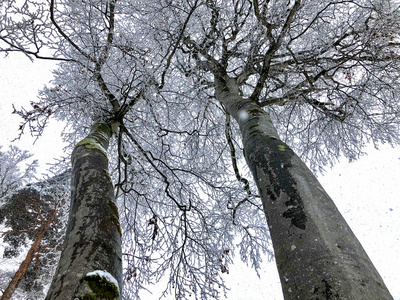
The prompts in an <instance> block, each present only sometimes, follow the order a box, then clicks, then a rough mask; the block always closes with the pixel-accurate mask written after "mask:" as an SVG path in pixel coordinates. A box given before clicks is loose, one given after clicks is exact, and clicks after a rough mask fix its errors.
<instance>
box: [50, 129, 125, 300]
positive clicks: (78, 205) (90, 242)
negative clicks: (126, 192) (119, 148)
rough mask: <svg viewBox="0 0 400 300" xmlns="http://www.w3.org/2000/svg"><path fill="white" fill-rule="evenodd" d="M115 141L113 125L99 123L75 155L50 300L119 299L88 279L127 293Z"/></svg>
mask: <svg viewBox="0 0 400 300" xmlns="http://www.w3.org/2000/svg"><path fill="white" fill-rule="evenodd" d="M111 135H112V130H111V127H110V124H105V123H96V124H95V125H94V126H93V128H92V132H91V133H90V134H89V135H88V136H87V137H86V138H85V139H83V140H82V141H81V142H79V143H78V144H77V145H76V147H75V149H74V151H73V153H72V182H71V209H70V215H69V221H68V227H67V232H66V239H65V244H64V248H63V251H62V254H61V258H60V262H59V265H58V267H57V270H56V273H55V275H54V278H53V282H52V284H51V287H50V290H49V292H48V294H47V298H46V299H48V300H56V299H60V300H61V299H62V300H65V299H89V298H84V297H85V296H86V297H89V296H91V297H93V298H90V299H120V295H121V292H119V295H118V293H116V287H115V285H113V284H112V282H110V281H109V280H106V279H104V280H101V278H98V280H93V279H95V278H93V276H92V277H88V276H86V274H87V273H89V272H92V271H96V270H101V271H105V272H108V273H109V274H111V275H112V276H113V277H114V278H115V279H116V280H117V282H118V284H119V287H118V289H119V291H122V254H121V229H120V226H119V219H118V211H117V207H116V205H115V197H114V189H113V184H112V182H111V178H110V176H109V174H108V159H107V153H106V151H107V147H108V142H109V139H110V137H111ZM106 295H107V297H106Z"/></svg>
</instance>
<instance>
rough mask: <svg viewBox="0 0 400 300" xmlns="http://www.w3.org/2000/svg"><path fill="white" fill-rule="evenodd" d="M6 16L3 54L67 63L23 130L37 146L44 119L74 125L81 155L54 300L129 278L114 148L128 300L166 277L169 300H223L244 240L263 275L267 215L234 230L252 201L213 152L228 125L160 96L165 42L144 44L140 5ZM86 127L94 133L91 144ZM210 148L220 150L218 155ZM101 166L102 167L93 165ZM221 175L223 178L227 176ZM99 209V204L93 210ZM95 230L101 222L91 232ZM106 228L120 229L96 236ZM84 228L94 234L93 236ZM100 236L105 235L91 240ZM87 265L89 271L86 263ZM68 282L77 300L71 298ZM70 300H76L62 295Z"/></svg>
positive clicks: (29, 9) (72, 138) (57, 5)
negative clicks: (236, 204)
mask: <svg viewBox="0 0 400 300" xmlns="http://www.w3.org/2000/svg"><path fill="white" fill-rule="evenodd" d="M30 4H32V5H31V6H30ZM5 11H6V12H8V13H9V14H5V17H4V19H3V20H2V21H4V22H2V25H3V26H4V27H3V28H5V29H4V30H3V31H2V32H3V35H2V36H1V39H2V41H3V46H4V48H3V50H4V51H7V52H12V51H22V52H23V53H25V54H27V55H28V56H30V57H37V58H41V59H58V60H60V61H62V63H61V64H60V68H59V69H58V70H57V71H56V72H55V79H54V83H53V85H52V86H51V87H46V88H44V89H43V91H42V92H41V95H40V100H39V101H35V102H32V108H31V109H26V110H25V109H21V110H18V111H17V113H19V114H20V115H21V117H22V118H23V119H24V123H23V124H22V125H21V130H22V131H23V130H25V128H27V127H29V129H30V130H31V131H33V132H36V133H38V134H39V135H40V134H41V132H42V130H43V129H44V127H45V125H46V122H47V120H48V119H49V118H51V117H56V118H58V119H61V120H64V121H66V122H67V129H66V130H65V131H66V134H65V138H66V139H67V140H68V141H69V142H70V143H71V148H72V147H74V145H75V150H74V152H73V153H72V158H73V164H74V165H73V171H72V173H73V174H74V175H73V180H72V190H73V193H72V204H71V207H72V209H71V217H70V219H69V225H68V230H67V240H66V246H65V249H64V252H63V254H62V257H61V260H60V267H59V268H58V270H57V273H56V275H55V277H54V283H53V284H52V287H51V289H50V291H49V296H48V297H50V298H54V297H56V296H58V297H61V298H62V299H64V298H65V297H67V298H69V297H78V298H79V297H83V296H84V295H86V294H87V296H88V297H89V296H94V295H93V294H94V293H95V292H96V291H95V290H96V287H94V289H93V288H91V287H90V284H92V282H91V281H93V280H92V279H96V278H93V277H97V279H99V280H100V281H101V280H103V279H102V278H101V277H102V276H97V275H104V273H103V272H97V271H99V270H100V271H101V270H105V271H107V272H108V273H109V274H111V276H112V277H114V278H115V279H116V280H117V281H119V279H120V277H121V275H120V274H119V272H120V270H118V266H115V265H114V263H113V262H118V261H119V259H120V256H119V253H120V252H121V250H119V249H118V248H119V245H118V237H117V236H115V239H107V240H105V238H107V237H108V235H107V234H108V233H109V231H107V230H113V234H114V235H116V233H117V232H118V218H117V217H116V214H115V213H116V210H115V209H114V210H112V211H111V210H110V208H112V207H113V206H112V204H111V205H110V203H112V201H113V199H111V198H110V197H111V189H112V186H111V185H109V183H110V181H109V180H108V176H107V175H106V172H105V171H104V169H105V167H106V165H107V163H106V156H105V153H106V148H107V147H106V145H107V144H108V139H110V147H109V148H110V149H111V150H110V151H111V152H110V154H111V155H110V156H109V157H110V158H111V159H110V162H111V168H112V170H115V171H114V172H111V176H112V179H114V180H115V183H116V184H115V186H116V192H117V197H118V198H119V199H120V205H121V206H120V207H121V208H122V212H123V218H122V221H121V229H122V233H123V234H124V248H125V250H124V252H125V260H126V261H127V267H126V269H125V271H124V277H125V280H126V282H125V283H126V284H125V286H126V287H127V288H125V289H124V291H123V292H124V293H125V296H126V298H128V299H132V298H134V297H138V292H139V290H140V289H142V288H143V287H144V285H145V284H148V283H151V282H153V281H155V280H157V281H158V280H159V279H160V278H161V277H162V276H163V275H167V276H168V277H169V281H168V286H167V287H166V290H165V293H167V292H169V291H170V290H171V289H173V290H174V292H175V294H176V297H181V298H182V297H186V296H187V295H189V294H195V295H197V296H199V297H202V298H209V297H213V296H214V297H216V296H218V293H219V287H220V286H222V287H224V286H225V285H224V282H223V280H222V278H221V274H223V273H226V272H228V270H229V269H228V266H229V263H230V262H231V257H232V253H233V251H231V250H232V249H233V247H234V245H233V238H232V236H233V234H234V233H235V232H236V233H238V234H239V235H241V241H240V247H241V253H242V255H243V256H249V257H250V258H251V259H252V262H253V264H254V266H255V267H258V266H259V260H258V259H257V257H258V254H259V253H260V252H261V251H269V249H268V245H269V236H268V233H267V231H266V225H265V222H264V221H263V220H262V218H261V215H260V214H259V213H257V212H258V211H259V210H260V208H259V205H256V204H255V205H254V206H253V207H252V210H251V212H252V214H253V216H250V215H247V214H246V213H242V212H239V210H237V213H236V222H233V221H232V213H231V212H232V209H233V208H232V205H231V204H230V203H231V202H232V199H235V198H236V197H241V198H244V197H246V198H248V200H249V201H251V200H252V199H254V198H255V195H254V193H253V194H252V193H251V191H250V189H248V191H247V192H244V191H243V190H242V188H241V187H240V186H239V185H238V184H237V183H236V181H235V180H234V178H232V172H231V171H229V170H227V169H226V164H225V160H226V159H227V158H228V157H227V154H228V153H229V152H227V151H226V147H225V142H224V141H223V142H220V141H217V142H213V143H211V137H212V136H222V137H223V136H224V128H221V127H217V126H216V125H217V119H218V118H221V117H223V116H222V115H220V114H218V113H217V114H216V113H215V112H214V111H213V110H210V109H209V105H212V103H209V101H205V102H204V103H203V104H202V105H198V104H197V103H195V102H193V101H192V100H191V99H188V98H184V101H182V100H181V99H179V98H176V99H168V100H167V101H166V99H164V98H159V97H158V96H157V89H160V86H159V84H157V82H156V79H157V75H158V74H159V75H160V76H161V74H163V73H164V70H165V67H164V65H163V64H164V61H165V59H166V58H162V56H163V55H164V54H163V53H162V51H161V50H160V49H159V48H158V46H157V42H156V41H154V40H151V39H149V40H148V41H146V40H147V37H146V35H147V34H149V32H147V33H146V32H142V31H141V29H142V28H140V27H137V23H138V22H142V21H143V22H147V21H149V20H146V19H143V20H141V19H138V16H140V14H138V11H137V3H134V2H128V3H126V2H121V3H117V4H116V5H115V3H114V2H107V3H105V2H103V1H91V2H90V3H86V2H69V1H66V2H61V1H60V2H55V1H51V2H50V5H49V6H46V5H45V4H43V6H41V5H40V4H36V5H33V2H27V3H26V5H23V6H22V7H18V4H15V3H13V4H10V5H9V6H7V5H5ZM17 16H18V17H17ZM122 16H123V17H122ZM21 20H22V22H21ZM152 32H154V30H153V31H152ZM150 33H151V32H150ZM49 36H51V37H52V39H51V40H49V39H48V38H47V37H49ZM29 37H31V38H29ZM16 41H18V42H16ZM32 41H34V42H32ZM140 41H142V42H143V44H141V43H140ZM173 44H174V43H173ZM173 44H172V45H173ZM171 47H172V46H171ZM42 49H46V50H47V51H49V52H47V53H46V52H44V53H46V54H47V56H45V55H44V54H43V52H42V51H40V50H42ZM52 50H53V52H51V51H52ZM49 53H50V54H49ZM187 95H188V96H189V95H190V94H187ZM192 97H195V94H193V95H192ZM133 107H134V109H132V108H133ZM193 117H194V118H193ZM98 120H100V121H98ZM223 120H224V117H223ZM93 124H94V125H93ZM98 125H101V126H100V127H99V126H98ZM93 126H94V127H93ZM108 127H109V128H110V129H109V130H107V128H108ZM89 128H92V129H93V131H92V133H90V134H89V135H88V130H89ZM104 130H105V132H103V131H104ZM112 135H114V136H115V138H112ZM85 136H86V138H85ZM98 138H101V140H98ZM79 140H81V141H80V142H79ZM99 142H100V145H98V144H97V143H99ZM91 143H94V144H93V145H92V144H91ZM202 145H205V146H207V148H204V147H203V146H202ZM211 148H213V149H214V150H215V151H214V152H213V153H214V154H213V155H212V156H209V152H208V150H209V149H211ZM100 150H101V151H100ZM85 160H86V161H87V163H85V162H83V161H85ZM96 160H99V161H101V164H100V165H97V164H96V163H89V162H93V161H96ZM213 166H214V167H215V166H219V167H220V169H219V172H221V173H220V176H216V173H215V172H216V169H214V168H213ZM98 168H100V169H103V171H101V172H100V170H99V169H98ZM88 176H93V177H92V178H93V182H88V178H87V177H88ZM95 178H97V179H96V180H95ZM102 182H104V184H101V183H102ZM83 183H84V184H83ZM90 184H93V186H96V187H101V188H102V190H101V191H102V192H99V193H98V194H96V198H95V199H91V198H92V191H93V190H96V189H97V188H96V189H93V186H92V187H91V186H90ZM99 184H100V185H99ZM105 189H107V190H108V192H106V191H105ZM78 195H79V196H80V195H82V197H78ZM244 195H245V196H244ZM93 203H98V204H99V205H98V206H96V207H95V209H94V208H91V210H88V209H87V207H89V206H90V207H91V206H93ZM100 203H102V205H100ZM92 210H93V211H92ZM96 212H97V213H96ZM112 213H114V214H112ZM92 219H93V220H97V221H95V222H91V223H90V220H92ZM240 220H243V222H240ZM104 221H108V222H109V224H108V225H110V226H111V227H109V226H108V225H107V226H99V225H101V224H103V222H104ZM110 221H112V222H113V223H110ZM88 222H89V223H88ZM80 224H87V226H88V227H87V231H86V230H83V229H82V226H80ZM112 225H114V227H113V226H112ZM77 226H78V227H77ZM79 226H80V227H79ZM83 227H85V226H83ZM85 228H86V227H85ZM95 230H97V232H99V234H98V235H93V234H91V233H93V232H94V231H95ZM210 237H212V238H210ZM99 239H102V241H103V243H104V245H105V246H104V247H100V248H99V249H98V250H99V251H101V250H103V254H106V255H107V257H108V258H109V259H110V260H109V261H108V262H106V261H105V260H100V259H96V255H91V256H90V257H89V256H88V254H87V251H83V250H84V248H85V247H86V246H87V247H86V249H93V245H97V244H98V243H99ZM77 240H79V243H76V241H77ZM107 243H109V244H108V246H106V244H107ZM108 249H114V250H113V251H108ZM106 250H107V251H106ZM78 254H79V255H80V257H79V258H78V256H77V255H78ZM92 254H93V253H92ZM89 258H90V259H89ZM82 261H88V263H85V264H82V263H81V264H79V262H82ZM102 262H104V264H103V265H100V264H101V263H102ZM82 267H83V268H84V270H82ZM94 268H95V270H94ZM113 268H115V269H113ZM67 270H68V271H67ZM93 271H94V272H95V273H93ZM67 273H69V274H71V275H73V277H71V280H69V281H67V280H62V279H63V278H64V277H65V276H68V275H67ZM88 274H89V275H88ZM111 276H106V277H104V276H103V278H105V279H104V280H105V283H106V286H105V289H107V287H111V291H110V292H111V293H112V295H113V296H116V293H115V289H113V288H112V287H113V284H107V282H108V283H113V280H111V281H109V280H108V279H109V278H111ZM85 278H87V279H89V280H85ZM72 280H73V281H72ZM66 282H69V284H70V286H69V287H68V289H67V288H63V284H65V283H66ZM89 283H90V284H89ZM88 284H89V285H88ZM73 285H74V286H75V289H74V288H73V287H72V286H73ZM82 285H83V286H82ZM118 285H119V286H120V287H121V286H122V283H121V281H119V283H118ZM78 286H79V288H78ZM68 290H69V291H72V292H73V291H74V290H76V291H77V292H78V294H75V295H72V294H71V296H67V295H66V294H61V293H63V292H65V293H67V292H68ZM90 290H92V291H90ZM120 291H121V290H120ZM100 292H101V293H102V292H103V291H100Z"/></svg>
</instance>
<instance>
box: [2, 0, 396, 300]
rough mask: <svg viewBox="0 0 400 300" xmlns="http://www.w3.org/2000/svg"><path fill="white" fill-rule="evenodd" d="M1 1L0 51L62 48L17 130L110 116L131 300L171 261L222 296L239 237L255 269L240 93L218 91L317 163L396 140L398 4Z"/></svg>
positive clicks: (70, 128)
mask: <svg viewBox="0 0 400 300" xmlns="http://www.w3.org/2000/svg"><path fill="white" fill-rule="evenodd" d="M1 11H2V12H3V13H2V16H1V17H0V18H1V20H0V21H1V25H0V26H1V27H0V41H1V44H0V50H1V51H4V52H12V51H19V52H23V53H24V54H26V55H27V56H28V57H30V58H39V59H52V60H58V61H60V63H59V67H58V69H57V70H55V71H54V80H53V82H52V84H51V85H49V86H47V87H45V88H44V89H43V90H42V91H41V94H40V99H39V100H38V101H35V102H32V107H31V108H25V109H22V110H16V111H15V112H16V113H18V114H19V115H20V116H21V117H22V118H23V123H22V125H21V130H24V129H25V128H26V127H29V129H30V130H31V131H33V132H35V133H37V134H38V135H40V134H41V133H42V131H43V130H44V128H45V126H46V123H47V121H48V120H49V119H50V118H56V119H58V120H62V121H64V122H65V124H66V130H65V137H64V138H65V140H67V141H68V142H69V143H70V145H71V148H72V146H74V145H75V144H76V143H77V142H78V141H79V140H80V139H82V138H83V137H84V136H85V135H86V134H87V133H88V131H89V129H90V127H91V126H92V124H93V123H94V122H95V121H96V120H98V119H99V118H100V119H102V120H106V121H107V120H113V121H115V122H117V123H118V128H117V130H116V134H115V135H114V137H113V138H112V140H111V144H110V150H109V153H110V155H109V157H110V162H111V174H112V179H113V180H114V183H115V189H116V195H117V198H118V201H119V209H120V212H121V225H122V230H123V236H124V239H123V247H124V250H123V252H124V259H125V261H126V269H125V271H124V277H125V291H124V293H125V296H126V297H127V298H133V297H135V296H137V295H138V291H139V290H140V289H141V288H144V287H146V285H147V284H148V283H153V282H156V281H158V280H160V278H161V277H162V276H164V275H167V276H168V277H169V281H168V286H167V289H166V291H169V290H170V289H173V290H174V292H175V295H176V296H177V297H178V296H179V297H183V296H184V295H189V294H195V295H196V296H199V297H202V298H209V297H217V296H218V286H224V283H223V281H222V279H221V277H220V275H221V273H225V272H228V271H229V264H230V263H231V262H232V255H233V252H234V249H235V247H239V249H240V256H241V258H242V259H243V260H244V261H247V262H250V263H251V265H252V266H253V267H254V268H255V269H257V268H258V267H259V265H260V263H261V260H260V258H261V253H263V252H267V253H269V254H271V253H272V252H271V241H270V237H269V231H268V227H267V223H266V220H265V215H264V210H263V208H262V204H261V201H260V196H259V194H258V191H257V189H256V185H255V183H254V182H253V181H251V180H250V176H251V175H250V172H249V170H248V169H247V167H246V162H245V159H244V156H243V153H242V149H243V147H244V145H243V141H242V139H241V133H240V130H241V129H240V128H239V126H238V124H237V122H233V121H232V120H231V113H229V112H230V111H232V110H231V109H230V106H232V105H233V104H231V102H229V101H227V102H224V100H223V97H222V96H220V97H219V98H218V95H222V94H223V93H224V92H226V91H227V90H226V89H228V90H229V92H230V93H233V92H235V93H236V95H237V97H239V96H240V97H242V98H245V99H248V100H249V101H251V103H252V105H254V107H256V108H257V109H261V110H262V111H264V112H266V113H268V114H269V116H270V118H271V120H272V123H273V124H274V125H275V127H276V129H277V133H278V134H279V136H280V137H281V139H282V140H283V141H284V142H285V143H286V144H288V145H290V146H291V147H292V148H293V149H294V150H295V152H296V153H297V154H298V155H299V156H300V157H301V158H302V159H303V160H304V161H307V162H308V163H309V164H310V165H311V167H312V169H314V170H317V169H320V170H321V169H322V168H323V166H324V165H326V164H332V163H334V162H335V161H336V159H337V158H338V157H339V156H340V155H344V156H346V157H348V158H349V159H356V158H357V157H358V156H359V155H360V153H362V149H363V147H364V146H365V145H366V144H367V143H370V142H372V143H390V144H399V142H400V140H399V135H398V132H399V129H400V128H399V111H400V110H399V109H400V107H399V102H398V101H397V98H396V95H397V94H398V92H399V88H400V86H399V80H398V78H399V76H400V73H399V39H398V32H399V27H400V19H399V7H398V4H396V2H392V1H385V0H362V1H330V0H329V1H328V0H326V1H318V3H316V2H315V1H307V0H304V1H300V0H295V1H293V0H292V1H287V2H284V3H283V2H282V1H273V0H264V1H259V0H254V1H245V0H232V1H217V0H214V1H213V0H211V1H210V0H207V1H206V0H204V1H201V0H178V1H169V0H164V1H100V0H99V1H89V2H86V1H55V0H51V1H26V2H24V3H18V2H14V1H9V2H7V3H2V4H1ZM232 103H233V102H232ZM236 108H237V113H236V115H234V114H233V115H232V116H233V118H234V119H235V120H236V121H239V123H240V120H246V119H247V118H248V115H247V113H246V112H245V111H243V112H241V110H240V107H239V108H238V107H236ZM281 150H284V148H282V149H281ZM292 222H293V218H292Z"/></svg>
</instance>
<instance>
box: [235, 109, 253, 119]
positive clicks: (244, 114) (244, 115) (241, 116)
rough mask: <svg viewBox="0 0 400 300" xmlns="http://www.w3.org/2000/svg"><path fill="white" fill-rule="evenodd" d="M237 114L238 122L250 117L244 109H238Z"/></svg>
mask: <svg viewBox="0 0 400 300" xmlns="http://www.w3.org/2000/svg"><path fill="white" fill-rule="evenodd" d="M238 115H239V120H240V122H246V121H247V120H248V119H249V118H250V116H249V114H248V113H247V111H245V110H239V114H238Z"/></svg>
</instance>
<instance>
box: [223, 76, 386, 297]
mask: <svg viewBox="0 0 400 300" xmlns="http://www.w3.org/2000/svg"><path fill="white" fill-rule="evenodd" d="M216 98H217V99H218V100H219V101H220V102H221V103H222V104H223V105H224V106H225V107H226V109H227V111H228V112H229V113H230V114H231V115H232V116H233V117H234V118H235V120H236V121H237V122H238V123H239V126H240V131H241V133H242V136H243V147H244V153H245V158H246V161H247V164H248V166H249V168H250V170H251V171H252V173H253V177H254V180H255V182H256V184H257V187H258V189H259V192H260V195H261V199H262V203H263V207H264V211H265V214H266V217H267V221H268V226H269V229H270V233H271V238H272V242H273V247H274V251H275V256H276V263H277V267H278V271H279V276H280V279H281V283H282V289H283V294H284V297H285V299H286V300H287V299H352V300H356V299H360V300H365V299H371V300H372V299H373V300H379V299H382V300H388V299H393V298H392V296H391V295H390V293H389V291H388V290H387V288H386V286H385V284H384V282H383V280H382V278H381V277H380V275H379V273H378V272H377V270H376V269H375V267H374V265H373V264H372V262H371V261H370V259H369V257H368V255H367V254H366V252H365V251H364V249H363V248H362V246H361V244H360V243H359V241H358V240H357V238H356V236H355V235H354V233H353V232H352V231H351V229H350V227H349V226H348V224H347V223H346V221H345V220H344V218H343V217H342V215H341V214H340V212H339V211H338V209H337V208H336V206H335V204H334V203H333V201H332V200H331V198H330V197H329V196H328V194H327V193H326V192H325V191H324V189H323V188H322V186H321V185H320V183H319V182H318V180H317V179H316V178H315V176H314V175H313V174H312V173H311V171H310V170H309V169H308V167H307V166H306V165H305V164H304V163H303V162H302V161H301V159H300V158H299V157H298V156H297V155H296V154H295V153H294V152H293V151H292V150H291V149H290V148H289V146H288V145H286V144H285V143H284V142H282V141H281V140H280V138H279V136H278V134H277V131H276V129H275V128H274V125H273V124H272V121H271V119H270V117H269V115H268V114H267V113H266V112H265V111H264V110H263V109H261V108H260V107H259V106H258V105H257V104H256V103H255V102H253V101H250V100H248V99H244V98H243V97H241V96H240V93H239V88H238V86H237V85H236V82H235V80H234V79H231V78H229V77H227V76H225V78H218V77H217V78H216Z"/></svg>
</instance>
